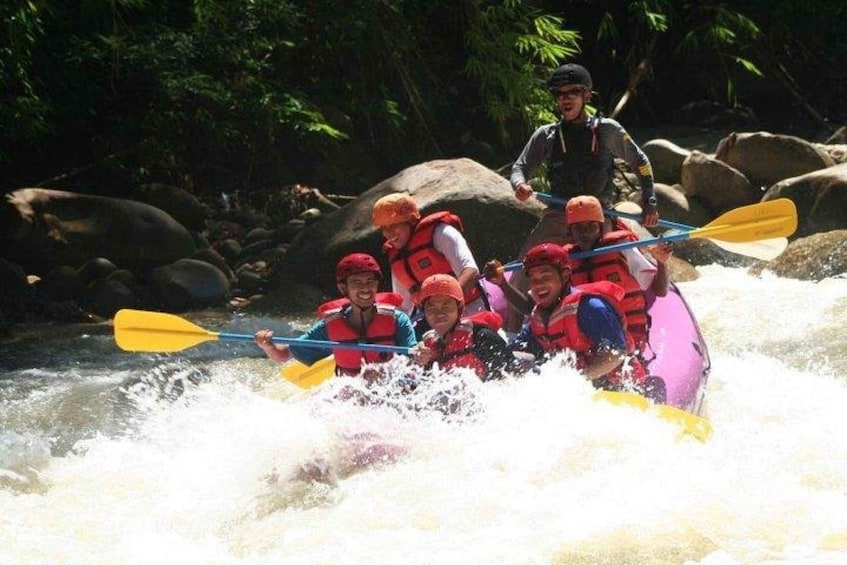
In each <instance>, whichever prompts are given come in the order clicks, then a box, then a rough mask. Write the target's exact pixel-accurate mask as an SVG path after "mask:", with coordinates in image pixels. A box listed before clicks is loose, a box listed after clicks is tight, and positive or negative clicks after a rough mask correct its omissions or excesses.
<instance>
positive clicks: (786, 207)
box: [688, 198, 797, 243]
mask: <svg viewBox="0 0 847 565" xmlns="http://www.w3.org/2000/svg"><path fill="white" fill-rule="evenodd" d="M795 231H797V208H796V207H795V206H794V202H792V201H791V200H790V199H788V198H778V199H776V200H768V201H767V202H759V203H758V204H751V205H749V206H742V207H741V208H735V209H733V210H730V211H729V212H726V213H724V214H721V215H720V216H718V217H717V218H716V219H714V220H712V221H711V222H709V223H708V224H706V225H705V226H703V227H702V228H698V229H696V230H692V231H690V232H688V237H703V238H714V239H720V240H721V241H729V242H733V243H745V242H748V241H757V240H760V239H773V238H777V237H788V236H790V235H791V234H793V233H794V232H795Z"/></svg>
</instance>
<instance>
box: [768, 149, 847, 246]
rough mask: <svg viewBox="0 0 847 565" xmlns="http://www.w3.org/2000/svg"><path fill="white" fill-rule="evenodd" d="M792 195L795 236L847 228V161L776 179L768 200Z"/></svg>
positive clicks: (770, 189)
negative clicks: (794, 212) (819, 169)
mask: <svg viewBox="0 0 847 565" xmlns="http://www.w3.org/2000/svg"><path fill="white" fill-rule="evenodd" d="M774 198H790V199H791V200H793V201H794V204H795V205H796V206H797V219H798V222H799V223H798V226H797V232H796V233H795V234H794V237H803V236H806V235H810V234H813V233H818V232H826V231H830V230H841V229H847V163H845V164H842V165H836V166H834V167H829V168H828V169H823V170H821V171H815V172H812V173H808V174H805V175H801V176H799V177H794V178H789V179H785V180H783V181H781V182H778V183H776V184H775V185H773V186H772V187H770V188H769V189H768V191H767V192H766V193H765V196H764V198H763V199H764V200H771V199H774Z"/></svg>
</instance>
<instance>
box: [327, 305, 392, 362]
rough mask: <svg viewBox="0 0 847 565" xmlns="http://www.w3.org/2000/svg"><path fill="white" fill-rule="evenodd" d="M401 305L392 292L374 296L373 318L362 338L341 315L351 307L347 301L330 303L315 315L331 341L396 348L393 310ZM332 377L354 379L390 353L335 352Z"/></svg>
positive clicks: (337, 350)
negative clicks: (341, 376)
mask: <svg viewBox="0 0 847 565" xmlns="http://www.w3.org/2000/svg"><path fill="white" fill-rule="evenodd" d="M402 303H403V297H402V296H400V295H399V294H396V293H393V292H381V293H378V294H377V295H376V303H375V304H374V308H376V314H375V315H374V318H373V320H371V323H370V324H368V327H367V328H366V330H365V334H364V335H362V334H361V333H360V330H359V329H358V328H354V327H352V326H351V325H350V324H349V323H348V321H347V318H345V317H344V316H343V314H342V312H343V310H344V308H345V307H346V306H347V305H348V304H350V300H349V299H347V298H338V299H336V300H331V301H330V302H327V303H325V304H321V305H320V306H319V307H318V315H319V316H320V317H321V318H322V319H323V320H324V322H325V323H326V333H327V336H328V337H329V340H330V341H340V342H348V343H357V342H358V343H378V344H382V345H396V344H397V335H396V334H397V324H396V318H395V317H394V311H395V309H396V308H397V307H398V306H400V304H402ZM332 354H333V355H334V356H335V373H336V374H337V375H345V376H355V375H358V374H359V371H361V369H362V365H363V364H364V363H381V362H384V361H387V360H388V359H390V358H391V357H392V354H391V353H385V352H382V353H380V352H376V351H357V350H355V349H335V350H333V352H332Z"/></svg>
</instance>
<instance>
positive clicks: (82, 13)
mask: <svg viewBox="0 0 847 565" xmlns="http://www.w3.org/2000/svg"><path fill="white" fill-rule="evenodd" d="M0 17H2V25H3V28H2V29H3V31H2V33H0V184H2V187H3V189H4V191H10V190H14V189H16V188H20V187H23V186H46V187H51V188H66V189H70V190H79V191H82V192H99V193H105V194H111V195H115V196H120V195H122V194H124V193H125V192H126V191H128V190H129V188H130V187H132V186H133V185H135V184H137V183H144V182H165V183H170V184H175V185H177V186H181V187H185V188H188V189H189V190H193V191H195V192H197V193H198V194H214V193H217V192H219V191H231V190H250V189H251V188H254V187H273V186H280V185H285V184H290V183H302V184H307V185H309V186H317V187H322V188H325V189H327V190H330V191H332V192H335V193H342V194H344V193H346V194H356V193H358V192H361V191H362V190H365V189H367V188H369V187H370V186H372V185H373V184H374V183H376V182H378V181H379V180H382V179H383V178H386V177H387V176H390V175H392V174H394V173H396V172H397V171H399V170H400V169H402V168H403V167H406V166H409V165H412V164H415V163H420V162H424V161H427V160H431V159H439V158H452V157H459V156H468V157H471V158H474V159H476V160H478V161H480V162H481V163H483V164H485V165H487V166H490V167H492V168H497V167H500V166H503V165H505V164H507V163H509V162H510V160H512V159H514V157H515V156H516V155H517V153H518V152H519V151H520V149H521V147H522V146H523V144H524V143H525V141H526V139H527V137H528V135H529V133H530V132H531V131H532V129H533V128H534V127H536V126H537V125H539V124H540V123H543V122H545V121H548V120H553V119H554V116H553V114H552V110H553V105H552V104H551V101H550V98H549V95H548V94H547V92H546V89H545V87H544V81H545V79H546V78H547V77H548V76H549V74H550V72H551V71H552V70H553V69H554V68H555V67H556V66H557V65H558V64H560V63H562V62H567V61H575V62H580V63H582V64H584V65H585V66H587V67H588V68H589V69H590V70H591V72H592V74H593V76H594V82H595V90H596V91H597V93H598V97H597V99H596V100H597V107H598V110H600V111H602V112H604V113H605V114H606V115H611V116H614V117H616V118H618V119H619V120H620V121H621V122H622V123H624V124H625V125H626V126H627V127H628V128H633V127H650V128H662V127H665V126H669V125H672V124H675V123H686V124H688V125H699V126H702V127H714V126H718V125H722V124H726V123H728V124H729V125H734V124H732V120H739V121H740V122H741V123H740V126H741V127H746V126H748V125H753V126H755V127H756V128H758V129H766V130H769V131H773V132H774V133H794V134H798V135H805V136H820V135H824V136H826V135H828V134H829V133H831V132H832V131H834V130H835V129H836V128H837V127H839V126H841V125H843V122H844V121H845V119H847V116H845V110H844V107H843V104H842V102H841V101H843V100H844V99H845V98H847V67H845V66H844V65H843V64H841V61H844V60H845V58H847V40H845V33H844V32H843V31H842V29H843V26H842V22H844V21H847V3H845V2H843V1H841V0H738V1H734V2H719V1H713V0H633V1H628V2H624V1H615V0H569V1H567V0H564V1H556V2H552V1H543V0H499V1H492V0H449V1H448V0H429V1H426V2H421V1H418V0H362V1H358V2H350V1H348V0H315V1H304V0H299V1H287V0H193V1H186V0H108V1H107V0H84V1H82V2H80V1H73V0H4V1H3V2H2V3H0Z"/></svg>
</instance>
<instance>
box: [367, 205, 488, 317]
mask: <svg viewBox="0 0 847 565" xmlns="http://www.w3.org/2000/svg"><path fill="white" fill-rule="evenodd" d="M439 224H447V225H448V226H453V227H454V228H456V229H457V230H459V231H462V229H463V228H462V220H461V218H459V216H457V215H455V214H452V213H450V212H446V211H445V212H435V213H434V214H430V215H429V216H426V217H424V218H421V220H420V221H419V222H418V223H417V224H415V226H414V228H412V234H411V236H410V237H409V241H408V242H407V243H406V246H405V247H404V248H403V249H395V248H394V247H392V246H391V245H390V244H388V243H386V244H385V245H384V246H383V249H385V250H386V251H387V252H388V262H389V263H390V264H391V274H392V275H394V278H395V279H397V282H398V283H400V285H401V286H402V287H403V288H407V289H409V294H411V295H412V299H413V300H414V301H415V303H417V302H418V299H417V295H418V292H419V291H420V288H421V283H422V282H423V281H424V280H425V279H426V278H427V277H428V276H430V275H438V274H442V275H453V274H454V273H453V270H452V268H451V267H450V263H449V261H447V258H446V257H445V256H444V255H442V254H441V253H439V252H438V251H437V250H436V249H435V247H434V245H433V241H432V238H433V233H434V232H435V228H436V227H438V225H439ZM464 295H465V304H470V303H471V302H473V301H474V300H476V299H477V298H479V297H480V295H481V290H480V288H479V285H474V286H473V287H472V288H471V289H470V290H466V291H464Z"/></svg>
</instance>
